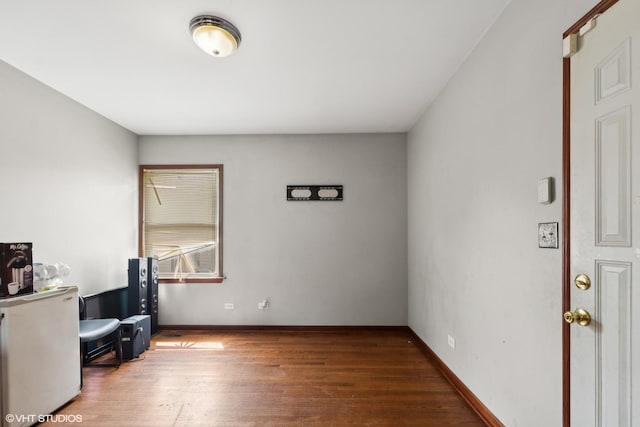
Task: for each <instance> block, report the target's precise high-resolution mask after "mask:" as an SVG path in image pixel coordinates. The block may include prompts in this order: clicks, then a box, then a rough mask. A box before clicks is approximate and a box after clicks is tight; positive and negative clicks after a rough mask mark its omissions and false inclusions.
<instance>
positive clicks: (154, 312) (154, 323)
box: [147, 257, 160, 335]
mask: <svg viewBox="0 0 640 427" xmlns="http://www.w3.org/2000/svg"><path fill="white" fill-rule="evenodd" d="M147 259H148V260H149V262H148V265H147V271H148V274H149V285H148V286H147V289H148V293H147V301H149V314H150V315H151V335H155V334H156V333H158V277H159V274H160V267H159V266H158V259H157V258H151V257H149V258H147Z"/></svg>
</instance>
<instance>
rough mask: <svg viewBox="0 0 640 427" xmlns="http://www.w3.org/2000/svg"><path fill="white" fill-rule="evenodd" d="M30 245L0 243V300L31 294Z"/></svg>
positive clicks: (31, 260)
mask: <svg viewBox="0 0 640 427" xmlns="http://www.w3.org/2000/svg"><path fill="white" fill-rule="evenodd" d="M32 247H33V245H32V244H31V243H0V298H8V297H13V296H17V295H24V294H31V293H33V257H32V255H31V249H32Z"/></svg>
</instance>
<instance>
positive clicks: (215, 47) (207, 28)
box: [189, 15, 241, 57]
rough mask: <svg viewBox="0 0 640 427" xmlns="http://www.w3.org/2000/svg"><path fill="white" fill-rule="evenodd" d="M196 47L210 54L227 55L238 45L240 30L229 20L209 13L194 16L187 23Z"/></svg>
mask: <svg viewBox="0 0 640 427" xmlns="http://www.w3.org/2000/svg"><path fill="white" fill-rule="evenodd" d="M189 29H190V30H191V36H192V37H193V41H194V43H195V44H196V45H198V47H199V48H200V49H202V50H204V51H205V52H206V53H208V54H209V55H212V56H217V57H224V56H229V55H231V54H232V53H233V52H235V51H236V49H238V46H239V45H240V40H241V36H240V31H238V29H237V28H236V27H235V26H234V25H233V24H232V23H231V22H229V21H227V20H225V19H222V18H218V17H217V16H211V15H200V16H196V17H195V18H193V19H192V20H191V23H190V24H189Z"/></svg>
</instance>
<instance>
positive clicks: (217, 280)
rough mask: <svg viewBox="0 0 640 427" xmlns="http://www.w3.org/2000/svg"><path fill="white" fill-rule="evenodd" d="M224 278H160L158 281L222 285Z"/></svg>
mask: <svg viewBox="0 0 640 427" xmlns="http://www.w3.org/2000/svg"><path fill="white" fill-rule="evenodd" d="M223 280H224V277H207V278H197V279H195V278H181V279H169V278H165V279H163V278H160V279H158V282H159V283H177V284H184V283H222V281H223Z"/></svg>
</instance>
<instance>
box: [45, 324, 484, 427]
mask: <svg viewBox="0 0 640 427" xmlns="http://www.w3.org/2000/svg"><path fill="white" fill-rule="evenodd" d="M412 340H413V338H412V337H411V335H410V332H409V331H404V330H400V329H391V330H383V329H381V330H367V329H363V330H354V329H347V330H344V331H343V330H327V331H304V330H292V331H285V330H263V331H223V332H196V331H164V332H162V333H160V334H158V335H157V336H156V337H154V339H153V340H152V344H151V348H150V349H149V350H148V351H146V352H145V353H143V355H142V356H141V357H140V359H134V360H133V361H130V362H125V364H123V365H122V366H121V367H120V368H119V369H113V368H84V388H83V390H82V393H81V395H80V396H79V397H77V398H76V399H75V400H74V401H73V402H71V403H70V404H68V405H66V406H65V407H63V408H61V409H60V410H59V411H58V412H57V413H56V414H59V415H63V414H67V415H77V416H81V417H82V422H81V423H78V422H76V423H68V424H66V425H75V426H83V427H92V426H105V427H106V426H109V427H113V426H118V427H129V426H131V427H138V426H140V427H143V426H149V427H161V426H185V427H195V426H305V427H306V426H482V425H484V424H483V422H482V421H481V420H480V418H479V417H478V416H477V415H476V414H475V413H474V412H473V410H472V409H471V408H470V407H469V406H467V404H466V403H465V402H464V401H463V400H462V399H461V398H460V397H459V396H458V395H457V394H456V392H455V391H454V390H453V388H452V386H451V385H450V384H449V383H448V382H447V381H446V380H445V379H444V377H443V376H442V375H441V374H440V373H439V371H438V370H437V369H436V368H435V367H434V366H433V365H432V364H431V363H430V361H429V359H427V358H426V357H425V355H424V354H423V353H422V352H421V351H420V349H419V348H418V347H417V346H416V345H415V344H414V343H413V342H412ZM56 421H60V418H58V419H57V420H56ZM60 425H65V424H64V423H61V422H49V423H43V424H42V426H60Z"/></svg>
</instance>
